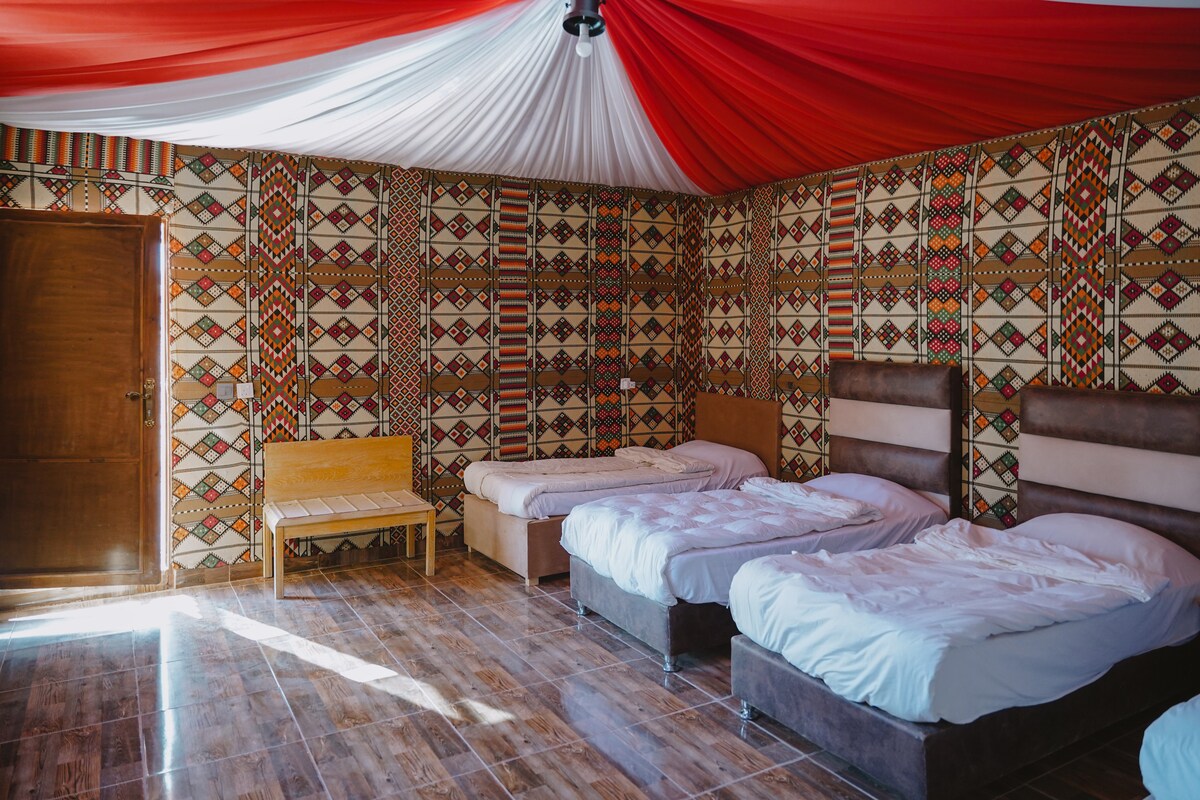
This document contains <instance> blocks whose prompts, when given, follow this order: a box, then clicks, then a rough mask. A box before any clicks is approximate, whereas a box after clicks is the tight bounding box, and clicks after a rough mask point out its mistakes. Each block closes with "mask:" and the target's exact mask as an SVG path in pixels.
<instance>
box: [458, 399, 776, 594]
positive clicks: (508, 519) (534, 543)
mask: <svg viewBox="0 0 1200 800" xmlns="http://www.w3.org/2000/svg"><path fill="white" fill-rule="evenodd" d="M781 413H782V412H781V409H780V405H779V403H775V402H772V401H770V400H752V399H750V398H746V397H732V396H730V395H724V394H716V393H714V392H700V393H698V394H697V395H696V438H697V439H703V440H705V441H709V442H715V443H717V444H724V445H729V446H730V447H737V448H740V449H742V450H746V451H748V452H751V453H754V455H756V456H758V457H759V458H760V459H762V462H763V463H764V464H766V466H767V471H768V472H769V473H770V474H771V476H772V477H779V469H780V466H781V464H782V462H783V443H782V439H781V437H780V427H781V425H782V419H781ZM464 503H465V508H464V511H463V538H464V540H465V542H466V545H467V547H468V548H470V549H472V550H478V551H479V552H480V553H483V554H484V555H485V556H487V557H488V558H491V559H493V560H495V561H498V562H500V563H501V564H503V565H504V566H506V567H508V568H509V569H511V570H512V571H513V572H515V573H517V574H518V575H521V576H522V577H524V578H525V583H526V584H527V585H529V586H535V585H537V583H538V580H539V579H541V578H543V577H545V576H547V575H557V574H559V573H561V572H567V571H568V570H569V569H570V561H569V557H568V556H567V551H566V550H563V549H562V545H561V544H559V540H560V539H561V538H562V521H563V520H564V519H566V517H565V516H561V517H550V518H549V519H525V518H523V517H514V516H511V515H509V514H502V513H500V509H499V508H497V507H496V504H495V503H492V502H490V501H488V500H484V499H483V498H482V497H476V496H475V495H473V494H467V496H466V498H465V501H464Z"/></svg>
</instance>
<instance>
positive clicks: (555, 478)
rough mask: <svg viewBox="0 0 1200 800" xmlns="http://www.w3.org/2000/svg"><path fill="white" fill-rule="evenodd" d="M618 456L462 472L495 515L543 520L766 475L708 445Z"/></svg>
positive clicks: (744, 458) (758, 464) (733, 451)
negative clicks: (590, 506) (627, 498)
mask: <svg viewBox="0 0 1200 800" xmlns="http://www.w3.org/2000/svg"><path fill="white" fill-rule="evenodd" d="M618 452H619V454H620V456H606V457H600V458H546V459H537V460H534V461H477V462H475V463H474V464H470V465H468V466H467V468H466V470H465V471H464V472H463V482H464V483H465V485H466V489H467V491H468V492H470V493H471V494H473V495H476V496H477V497H482V498H483V499H485V500H489V501H491V502H493V503H495V504H496V506H497V508H499V510H500V512H501V513H503V514H509V515H511V516H515V517H522V518H524V519H547V518H549V517H553V516H558V515H561V514H567V513H569V512H570V511H571V509H572V508H574V507H575V506H577V505H579V504H581V503H586V502H590V501H593V500H599V499H601V498H605V497H615V496H622V495H631V494H639V493H643V492H656V493H663V494H675V493H679V492H698V491H705V490H708V489H724V488H734V487H737V486H738V485H740V484H741V482H742V481H744V480H745V479H746V478H750V477H755V476H761V475H766V474H767V469H766V467H765V466H764V465H763V463H762V461H760V460H759V459H758V458H757V457H756V456H754V455H753V454H751V453H747V452H746V451H744V450H738V449H737V448H733V447H726V446H724V445H718V444H715V443H712V442H702V441H694V442H686V443H684V444H681V445H679V446H677V447H674V448H672V449H670V450H666V451H654V450H650V449H648V448H644V447H631V448H621V450H619V451H618Z"/></svg>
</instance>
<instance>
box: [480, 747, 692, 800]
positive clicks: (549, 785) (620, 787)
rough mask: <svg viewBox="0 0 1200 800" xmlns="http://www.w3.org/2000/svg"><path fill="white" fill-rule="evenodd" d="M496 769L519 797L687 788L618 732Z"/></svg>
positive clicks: (658, 793)
mask: <svg viewBox="0 0 1200 800" xmlns="http://www.w3.org/2000/svg"><path fill="white" fill-rule="evenodd" d="M492 771H493V772H494V773H495V774H496V776H497V777H498V778H499V779H500V782H501V783H502V784H504V788H505V789H507V790H508V791H509V793H510V794H511V795H512V796H513V797H514V798H518V800H557V799H558V798H567V797H570V798H581V799H582V798H595V800H607V799H608V798H613V797H621V798H630V800H633V798H655V799H656V800H677V798H683V797H686V796H687V793H686V792H684V791H683V790H682V789H680V788H679V786H677V785H676V784H675V783H673V782H672V781H671V780H670V779H669V778H667V777H666V776H665V775H663V774H662V772H660V771H659V770H657V769H655V768H654V767H653V766H652V765H650V764H649V763H648V762H646V761H645V760H644V759H643V758H641V757H640V756H639V755H638V754H637V753H635V752H633V751H632V750H630V749H629V748H628V747H627V746H625V745H624V744H623V743H622V742H621V741H620V740H618V739H617V738H616V737H613V736H599V737H596V738H594V739H588V740H586V741H578V742H572V743H570V744H567V745H563V746H562V747H558V748H555V749H554V750H550V751H545V752H541V753H535V754H533V755H529V756H525V757H522V758H518V759H515V760H513V761H507V762H505V763H503V764H498V765H496V766H495V767H493V768H492Z"/></svg>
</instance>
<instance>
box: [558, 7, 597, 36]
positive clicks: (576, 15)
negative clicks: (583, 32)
mask: <svg viewBox="0 0 1200 800" xmlns="http://www.w3.org/2000/svg"><path fill="white" fill-rule="evenodd" d="M603 2H604V0H567V2H566V3H565V4H564V5H566V7H567V15H566V16H565V17H563V30H565V31H566V32H567V33H569V34H571V35H572V36H578V35H579V29H580V28H582V27H583V26H585V25H586V26H587V27H588V29H589V30H588V35H590V36H593V37H595V36H599V35H600V34H602V33H604V17H602V16H600V4H601V3H603Z"/></svg>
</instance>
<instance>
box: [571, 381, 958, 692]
mask: <svg viewBox="0 0 1200 800" xmlns="http://www.w3.org/2000/svg"><path fill="white" fill-rule="evenodd" d="M829 396H830V404H829V423H828V426H827V430H828V433H829V466H830V470H831V471H832V472H835V473H842V475H841V476H835V475H829V476H825V477H823V478H819V479H817V482H818V483H824V484H825V491H830V492H834V493H835V494H836V493H839V490H842V491H840V493H842V494H844V495H846V496H852V495H853V491H851V486H850V484H851V483H853V482H854V480H855V479H854V477H853V476H862V477H863V480H862V481H860V483H867V482H869V481H868V480H867V479H870V478H875V479H881V480H882V481H885V482H888V483H889V486H890V488H889V489H887V492H885V493H888V494H890V495H892V496H894V495H896V494H898V493H905V494H907V495H910V496H911V495H913V493H914V492H917V493H920V494H921V496H917V497H915V503H913V502H910V503H909V504H908V505H906V506H905V508H904V509H903V510H904V512H905V514H904V515H903V516H902V515H899V514H898V515H895V516H893V517H891V518H890V519H887V520H884V521H882V524H878V525H874V524H873V525H874V527H873V528H872V526H870V525H868V526H853V528H851V527H847V528H843V529H840V530H832V531H827V532H825V533H823V534H821V535H820V536H813V535H811V534H806V535H802V536H799V537H781V538H775V539H770V540H767V541H759V542H750V543H746V544H742V545H738V546H736V547H708V546H706V547H705V548H704V549H698V550H693V551H689V552H685V553H682V554H679V555H674V556H672V557H671V558H670V560H669V561H668V562H667V566H666V568H665V579H666V580H667V581H669V582H670V584H671V590H672V591H671V594H672V596H671V597H662V596H658V595H657V593H647V592H644V591H643V592H637V591H630V590H628V588H627V587H623V586H622V585H620V583H619V582H618V580H621V577H622V576H617V579H616V580H614V574H613V573H612V572H611V571H608V572H607V573H606V571H605V570H604V569H603V568H597V564H596V562H595V560H594V559H593V560H592V561H589V560H588V559H586V558H581V557H579V556H577V555H573V556H572V557H571V560H570V568H571V595H572V597H573V598H574V600H575V602H576V606H577V609H578V613H580V614H581V615H584V614H587V613H589V612H592V611H594V612H596V613H598V614H600V615H601V616H603V617H605V618H606V619H607V620H609V621H610V622H612V623H613V624H615V625H617V626H618V627H620V628H622V629H623V630H625V631H628V632H629V633H631V634H632V635H633V636H635V637H637V638H638V639H640V640H641V641H643V642H644V643H646V644H647V645H649V646H650V647H652V648H653V649H654V650H656V651H657V652H659V653H661V654H662V656H663V670H664V671H665V672H674V671H675V670H676V669H678V660H677V659H678V656H679V655H680V654H682V653H686V652H689V651H692V650H700V649H704V648H708V647H713V646H717V645H724V644H726V643H727V642H728V641H729V638H730V637H731V636H733V635H734V634H736V633H737V629H736V628H735V627H734V624H733V620H732V617H731V616H730V614H729V609H728V608H727V605H726V602H727V600H726V598H727V593H728V587H729V581H730V579H731V578H732V576H733V573H734V572H736V570H737V568H738V567H739V566H740V565H741V564H742V563H743V562H745V561H747V560H749V559H752V558H756V557H759V556H763V555H769V554H771V553H781V552H790V551H791V550H793V549H796V548H809V547H812V548H821V547H824V548H828V549H855V548H859V547H878V546H885V545H887V544H890V543H893V542H895V541H903V540H904V539H905V538H907V537H911V536H912V535H913V534H915V533H916V532H917V531H918V530H920V529H921V528H922V527H924V526H926V525H928V524H931V523H932V522H937V521H944V520H945V518H946V516H947V514H948V513H949V515H950V516H955V515H957V511H958V509H959V508H960V507H961V484H962V465H961V450H960V447H961V445H960V442H961V435H960V426H961V419H960V413H961V412H960V409H961V402H962V401H961V396H962V395H961V372H960V371H959V368H958V367H957V366H932V365H917V364H894V363H883V362H867V361H853V362H851V361H845V362H835V363H834V364H832V365H831V368H830V374H829ZM839 480H840V481H841V483H840V484H839V483H838V481H839ZM830 481H832V484H830V483H829V482H830ZM810 483H812V482H810ZM909 490H911V491H909ZM881 491H883V490H882V489H880V487H879V486H878V482H876V484H875V485H873V486H871V487H869V489H868V493H867V495H864V496H861V497H859V498H858V499H866V497H867V496H870V497H873V498H874V497H879V496H881V495H880V494H879V493H880V492H881ZM708 494H709V495H710V496H711V497H712V499H705V498H704V497H696V498H695V500H696V501H697V502H698V503H699V504H700V505H701V508H699V509H698V511H697V513H698V515H705V516H715V515H716V512H714V508H713V505H714V504H717V505H721V504H726V503H730V502H732V498H730V497H728V495H729V494H730V493H708ZM719 495H723V496H719ZM685 500H687V496H686V495H679V496H677V497H674V498H671V499H670V500H669V501H668V500H663V501H662V502H661V503H659V504H660V505H662V506H664V507H667V506H668V505H669V504H677V503H683V502H684V501H685ZM632 501H633V499H632V498H631V499H630V502H632ZM649 502H658V501H653V500H650V501H649ZM867 502H870V500H867ZM705 505H707V506H708V507H707V508H705V507H704V506H705ZM606 507H607V508H609V509H612V504H611V503H609V502H608V501H605V502H604V503H598V504H594V505H590V506H587V507H585V508H582V509H580V512H578V513H580V514H582V513H587V514H588V515H599V514H601V513H603V512H604V510H605V508H606ZM950 509H953V512H950ZM721 513H724V512H721ZM763 513H769V512H763ZM697 518H700V516H698V517H697ZM577 519H578V517H577ZM597 519H599V517H597ZM573 524H574V523H573ZM578 526H579V527H578V528H577V530H579V529H586V525H585V523H584V522H583V521H580V522H579V523H578ZM889 526H890V527H889ZM578 544H579V543H578V542H575V543H574V544H572V547H573V549H575V550H576V551H577V552H594V551H591V550H585V549H584V548H581V547H580V546H578ZM568 549H571V548H568ZM685 575H687V576H689V577H686V578H685V577H683V576H685ZM685 587H686V590H685Z"/></svg>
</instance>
